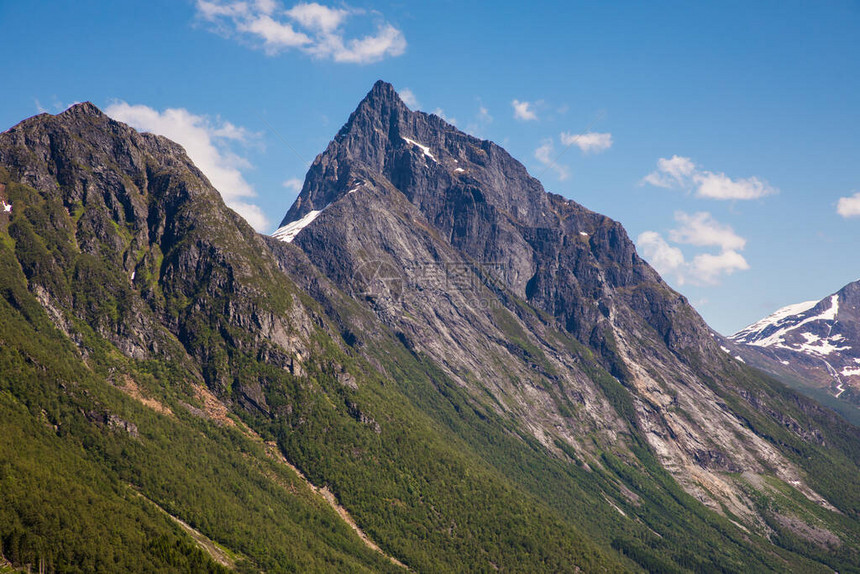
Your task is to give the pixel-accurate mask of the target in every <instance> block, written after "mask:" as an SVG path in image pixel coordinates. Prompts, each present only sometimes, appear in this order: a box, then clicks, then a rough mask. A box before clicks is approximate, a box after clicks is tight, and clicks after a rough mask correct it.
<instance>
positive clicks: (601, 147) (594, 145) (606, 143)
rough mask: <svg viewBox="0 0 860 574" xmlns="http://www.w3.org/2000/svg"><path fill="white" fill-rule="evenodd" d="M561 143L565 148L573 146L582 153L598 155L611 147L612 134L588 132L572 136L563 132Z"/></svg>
mask: <svg viewBox="0 0 860 574" xmlns="http://www.w3.org/2000/svg"><path fill="white" fill-rule="evenodd" d="M561 143H562V144H563V145H565V146H572V145H575V146H576V147H578V148H579V149H580V150H582V152H583V153H600V152H602V151H606V150H608V149H609V148H611V147H612V134H610V133H597V132H588V133H584V134H572V133H568V132H563V133H562V134H561Z"/></svg>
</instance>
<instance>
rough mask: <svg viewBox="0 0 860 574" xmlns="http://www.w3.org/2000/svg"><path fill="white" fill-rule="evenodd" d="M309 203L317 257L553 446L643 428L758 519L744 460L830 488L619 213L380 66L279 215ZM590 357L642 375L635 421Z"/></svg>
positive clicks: (404, 332)
mask: <svg viewBox="0 0 860 574" xmlns="http://www.w3.org/2000/svg"><path fill="white" fill-rule="evenodd" d="M312 211H321V213H320V214H319V215H318V216H317V217H316V218H315V219H313V221H312V222H311V223H309V224H307V225H306V226H305V227H304V228H302V229H301V231H299V232H298V234H297V235H295V238H294V240H293V243H294V245H296V246H298V247H299V248H300V249H301V250H302V251H303V252H304V253H305V254H306V255H307V257H308V258H309V259H310V261H311V262H312V263H313V265H315V266H316V267H317V268H318V269H320V270H321V271H322V274H323V275H325V276H326V277H328V278H329V279H330V280H332V281H333V282H334V283H335V284H336V285H337V287H338V288H340V289H342V290H343V291H345V292H346V293H348V294H350V295H352V296H353V297H354V298H355V299H357V300H358V301H360V302H361V303H362V304H363V306H364V307H365V308H366V309H368V310H370V311H372V312H373V313H374V314H375V315H376V316H377V317H378V319H379V320H381V321H382V322H383V323H384V324H385V325H386V326H388V327H389V328H391V329H392V330H394V331H395V332H397V333H398V336H399V337H400V339H401V342H402V343H403V344H404V345H405V346H406V347H407V348H408V349H409V350H410V351H411V352H413V353H417V354H420V355H425V356H428V357H430V358H432V359H433V360H434V361H435V362H436V363H437V364H438V365H440V366H442V368H444V369H445V370H446V372H447V373H448V374H449V375H450V376H451V377H453V378H455V379H456V380H458V381H459V382H460V383H461V384H462V385H463V387H465V388H467V389H469V390H470V391H471V392H472V393H473V394H474V396H475V397H481V396H486V393H489V394H490V395H491V396H492V397H493V398H494V401H495V403H494V404H495V405H496V408H497V410H498V411H499V412H501V413H504V414H505V415H506V416H510V417H512V418H513V419H514V420H516V421H518V423H519V424H520V425H522V426H523V427H524V428H526V429H528V432H530V433H531V434H532V435H533V436H534V437H535V438H536V439H537V440H539V441H540V442H541V443H543V444H544V445H545V446H546V447H547V448H548V449H550V450H554V449H556V447H555V446H554V445H555V441H556V440H558V439H561V440H562V441H564V442H565V443H567V444H568V445H569V446H570V447H572V448H573V449H574V450H576V451H577V452H579V453H580V454H581V455H582V456H583V457H584V458H586V459H589V455H590V454H591V455H593V454H594V453H595V452H596V450H595V445H599V446H598V447H597V449H598V450H599V449H602V448H607V449H611V450H614V451H616V452H621V453H624V452H626V450H627V448H628V445H629V442H628V437H629V435H630V433H631V432H632V429H633V428H635V429H637V432H642V433H643V434H644V436H645V437H646V440H647V441H648V442H649V444H650V446H651V448H653V449H654V451H655V452H656V453H657V455H658V456H659V458H660V460H661V462H662V463H663V464H664V466H665V467H666V468H667V469H669V470H670V471H671V472H672V473H673V474H674V475H675V476H676V478H678V480H679V481H680V482H681V484H682V485H684V487H685V488H686V489H687V490H688V491H689V492H691V493H692V494H694V495H695V496H696V497H698V498H700V499H701V500H703V501H706V503H707V504H709V505H711V506H712V507H714V508H720V505H725V507H727V508H730V509H731V511H732V512H733V513H735V514H736V515H738V516H743V517H745V518H746V519H748V520H750V521H751V522H756V520H757V519H756V518H755V516H756V511H755V509H754V503H753V502H752V500H751V499H749V498H748V497H747V495H746V494H745V493H744V492H743V488H742V487H740V486H738V484H736V483H735V482H734V479H733V478H732V476H733V475H734V474H737V473H740V472H746V473H751V474H753V475H757V474H761V473H766V472H770V471H771V470H775V472H776V474H777V476H779V477H780V478H782V479H783V480H784V481H786V482H787V483H790V484H792V485H794V486H795V487H797V488H799V489H800V490H801V491H802V492H804V494H805V495H807V496H808V497H810V498H811V499H814V500H816V501H820V500H822V499H821V497H820V496H818V495H817V494H815V493H814V492H812V491H811V490H810V489H809V488H807V487H805V486H804V485H803V481H802V477H801V473H800V472H799V471H798V469H797V468H796V467H794V465H793V464H791V463H790V462H789V461H788V460H787V459H785V458H784V457H783V456H782V455H781V454H779V452H778V450H777V449H775V448H774V447H773V446H772V445H771V444H769V443H768V441H767V440H766V439H764V438H762V437H760V436H758V435H756V434H755V433H754V432H752V431H751V429H750V428H749V427H748V426H746V425H745V424H744V423H743V422H742V421H741V420H739V418H738V417H736V416H735V415H734V414H732V413H731V412H729V411H728V410H727V409H726V408H725V404H724V401H723V399H722V398H721V394H722V393H724V392H734V390H735V388H734V385H733V384H732V382H731V381H732V380H734V379H735V378H737V377H738V376H739V369H742V368H743V367H742V365H740V364H739V363H738V362H736V361H734V360H733V359H731V358H730V357H727V356H726V355H725V354H724V353H723V352H722V351H720V349H719V346H718V345H717V344H716V342H715V341H714V339H713V337H712V335H711V333H710V330H709V329H708V327H707V326H706V325H705V323H704V322H703V321H702V319H701V318H700V317H699V316H698V314H697V313H696V312H695V311H694V310H693V309H692V307H690V305H689V304H688V303H687V301H686V300H685V299H684V298H683V297H682V296H681V295H679V294H677V293H675V292H674V291H672V290H671V289H670V288H669V287H668V286H667V285H666V284H665V283H664V282H663V281H662V279H661V278H660V277H659V275H658V274H657V273H656V272H655V271H654V270H653V269H652V268H651V267H650V266H648V265H647V263H645V262H644V261H643V260H642V259H641V258H640V257H639V256H638V255H637V254H636V250H635V248H634V245H633V243H632V242H631V241H630V240H629V238H628V236H627V234H626V232H625V231H624V229H623V227H622V226H621V225H620V224H619V223H618V222H615V221H612V220H611V219H609V218H607V217H604V216H602V215H599V214H597V213H594V212H591V211H589V210H588V209H586V208H584V207H582V206H580V205H578V204H576V203H575V202H573V201H569V200H566V199H564V198H562V197H560V196H557V195H552V194H549V193H546V192H545V191H544V189H543V187H542V186H541V184H540V183H539V182H538V181H537V180H536V179H534V178H532V177H531V176H530V175H529V174H528V173H527V171H526V169H525V167H524V166H522V165H521V164H520V163H519V162H517V161H516V160H514V159H513V158H512V157H511V156H510V155H509V154H508V153H507V152H505V151H504V150H503V149H502V148H500V147H498V146H497V145H495V144H493V143H492V142H488V141H482V140H478V139H476V138H474V137H471V136H469V135H467V134H464V133H462V132H460V131H458V130H457V129H456V128H454V127H453V126H451V125H449V124H447V123H446V122H444V121H443V120H442V119H440V118H438V117H436V116H433V115H427V114H424V113H421V112H413V111H410V110H409V109H408V108H407V107H406V106H405V105H404V104H403V102H402V101H401V100H400V98H399V97H398V96H397V94H396V93H395V91H394V89H393V88H392V87H391V86H390V85H388V84H385V83H383V82H378V83H377V84H376V85H374V86H373V89H372V90H371V91H370V93H369V94H368V95H367V97H366V98H365V99H364V100H363V101H362V102H361V104H359V106H358V108H357V109H356V111H355V112H354V113H353V114H352V115H351V116H350V118H349V120H348V121H347V123H346V125H344V127H343V128H342V129H341V130H340V132H339V133H338V134H337V136H336V137H335V139H334V141H332V142H331V143H330V144H329V146H328V148H327V149H326V151H325V152H324V153H322V154H320V155H319V156H318V157H317V158H316V160H315V161H314V163H313V165H312V167H311V168H310V170H309V172H308V175H307V178H306V180H305V183H304V186H303V188H302V191H301V193H300V195H299V197H298V199H297V200H296V202H295V204H294V205H293V206H292V207H291V208H290V210H289V211H288V213H287V214H286V217H285V218H284V220H283V222H282V226H283V225H290V224H293V222H296V221H298V220H300V219H301V218H302V217H304V216H306V215H308V214H309V213H311V212H312ZM282 256H283V257H285V258H288V257H291V256H290V255H289V254H287V253H284V254H283V255H282ZM285 266H287V267H288V266H289V264H285ZM320 298H321V300H325V296H324V295H323V296H322V297H320ZM353 332H358V333H361V331H360V330H354V331H353ZM359 338H362V336H361V335H359ZM364 338H366V339H368V340H371V341H372V337H371V336H365V337H364ZM370 346H371V347H372V345H370ZM589 358H596V359H597V361H598V363H599V368H602V369H605V370H606V371H608V372H609V373H611V375H612V376H614V377H615V378H616V379H617V380H619V381H621V383H622V384H623V385H624V386H625V387H627V389H628V390H630V391H631V393H632V396H633V404H634V409H635V416H634V418H633V419H632V420H625V419H624V418H622V417H619V415H618V413H617V411H616V410H615V409H614V408H613V406H612V405H611V404H610V403H609V401H608V400H607V398H606V396H605V394H604V391H602V390H601V388H600V387H599V385H597V384H596V383H595V380H594V377H593V376H592V374H590V372H591V371H589V369H590V367H587V364H588V361H589V360H592V359H589ZM715 384H716V386H715ZM749 400H752V396H750V397H749ZM748 402H749V401H748ZM797 432H798V434H804V433H805V434H807V435H809V434H810V433H812V434H814V430H810V429H802V428H799V429H797Z"/></svg>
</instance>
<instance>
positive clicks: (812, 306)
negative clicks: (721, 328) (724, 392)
mask: <svg viewBox="0 0 860 574" xmlns="http://www.w3.org/2000/svg"><path fill="white" fill-rule="evenodd" d="M729 339H730V340H731V341H732V342H734V343H735V344H737V345H738V347H739V350H738V352H739V353H740V355H741V356H742V357H743V358H744V359H745V360H749V361H751V362H753V363H754V364H756V365H759V366H761V368H763V369H765V370H767V371H768V372H771V373H773V374H774V375H775V376H777V377H779V378H782V379H785V380H790V381H798V382H799V384H800V385H802V386H801V388H804V387H805V388H806V389H808V390H810V391H812V392H814V391H818V392H822V391H823V392H827V393H829V394H830V395H831V396H832V397H834V398H836V399H839V400H840V402H841V403H842V404H843V405H846V404H847V405H851V406H853V409H854V410H855V411H856V409H858V408H860V281H856V282H854V283H850V284H848V285H846V286H845V287H843V288H842V289H840V290H839V291H838V292H836V293H834V294H833V295H830V296H828V297H825V298H824V299H822V300H821V301H807V302H805V303H799V304H797V305H789V306H788V307H785V308H783V309H779V310H778V311H776V312H775V313H773V314H772V315H770V316H768V317H765V318H764V319H762V320H760V321H758V322H756V323H753V324H752V325H750V326H748V327H746V328H745V329H742V330H741V331H739V332H737V333H735V334H734V335H732V336H731V337H729ZM818 396H820V395H818ZM855 414H856V413H855Z"/></svg>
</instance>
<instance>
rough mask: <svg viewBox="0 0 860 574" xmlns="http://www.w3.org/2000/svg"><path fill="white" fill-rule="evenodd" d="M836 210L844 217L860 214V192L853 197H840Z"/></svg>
mask: <svg viewBox="0 0 860 574" xmlns="http://www.w3.org/2000/svg"><path fill="white" fill-rule="evenodd" d="M836 212H837V213H838V214H839V215H841V216H842V217H858V216H860V192H857V193H855V194H854V195H852V196H851V197H840V198H839V203H837V204H836Z"/></svg>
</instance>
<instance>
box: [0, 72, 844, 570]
mask: <svg viewBox="0 0 860 574" xmlns="http://www.w3.org/2000/svg"><path fill="white" fill-rule="evenodd" d="M410 130H411V131H410ZM397 134H401V135H399V136H397V137H394V136H396V135H397ZM398 138H399V139H398ZM446 142H447V143H446ZM443 144H444V145H443ZM425 148H426V149H425ZM455 152H456V153H455ZM454 160H456V161H454ZM0 168H2V169H0V175H2V177H0V182H2V184H3V186H2V187H3V189H2V192H0V193H2V194H3V197H2V199H3V201H4V203H5V204H6V205H11V207H12V209H11V211H9V212H7V211H5V208H4V211H3V212H2V213H0V264H2V265H3V266H4V267H3V273H2V274H0V295H2V297H0V306H2V309H0V310H2V312H0V360H2V361H3V362H2V367H3V368H2V370H0V385H2V386H0V408H2V412H0V420H2V421H3V423H0V424H3V425H4V427H3V429H2V430H3V433H2V434H0V436H2V437H4V442H2V443H0V445H2V448H3V449H4V450H3V454H2V459H0V460H3V461H4V465H3V466H2V467H0V480H2V481H3V489H2V490H0V493H2V494H3V496H6V497H7V498H6V499H4V503H3V505H2V506H0V509H2V510H0V512H2V513H3V514H0V540H2V541H3V542H2V544H3V547H2V554H3V555H4V556H6V557H7V558H10V559H12V560H13V561H14V562H15V563H16V564H17V565H23V564H25V563H27V562H29V563H32V564H36V563H37V562H38V560H40V559H42V560H46V561H47V562H48V566H49V570H55V571H76V570H81V569H84V570H99V569H101V570H105V571H109V570H111V569H112V568H111V567H110V566H109V563H108V562H105V561H107V560H111V561H112V562H111V563H110V564H117V565H118V566H116V568H118V569H129V570H161V571H165V570H171V569H173V570H191V569H196V570H200V571H204V570H208V571H212V570H218V569H220V568H224V567H227V568H229V567H232V566H231V565H230V564H231V562H230V561H229V560H228V561H225V563H226V564H227V566H219V565H217V564H215V563H214V562H213V560H215V558H212V557H208V556H221V558H223V555H226V556H227V557H228V558H230V560H232V563H233V564H235V566H234V567H235V568H236V569H238V570H240V571H258V570H266V571H273V572H277V571H401V570H402V568H401V567H400V566H398V565H397V563H396V562H394V561H392V560H390V559H389V557H390V558H394V559H395V560H397V561H399V562H401V563H403V564H405V565H406V566H407V567H408V568H410V569H412V570H414V571H420V572H438V571H488V570H492V569H496V568H498V569H500V570H506V571H514V572H536V571H552V572H557V571H578V570H579V571H588V572H592V571H593V572H601V571H603V572H617V571H670V572H671V571H708V570H722V571H730V572H731V571H735V572H745V571H779V572H782V571H786V570H793V571H805V572H806V571H808V572H817V571H820V572H829V571H832V570H833V569H838V570H839V571H851V570H852V569H855V570H856V569H857V568H858V565H860V556H858V551H857V549H858V540H860V529H858V523H857V521H858V516H860V513H858V510H860V499H858V497H860V488H858V486H860V484H858V482H860V473H858V470H860V469H858V463H857V461H858V460H860V456H858V455H859V454H860V446H858V445H860V435H858V431H857V429H855V428H853V427H850V426H848V425H845V424H844V423H843V422H842V421H841V420H840V419H838V418H837V417H835V416H834V415H832V414H831V413H830V412H829V411H826V410H824V409H822V408H821V407H819V406H817V405H816V404H815V403H813V402H811V401H808V400H806V399H803V398H801V397H798V396H797V395H795V394H794V393H792V392H791V391H788V390H786V389H785V388H784V387H782V386H781V385H779V384H777V383H775V382H773V381H771V380H768V379H765V378H762V377H761V376H760V375H758V374H757V373H756V372H755V371H753V370H751V369H748V368H745V367H744V366H743V365H741V364H740V363H738V362H737V361H734V360H732V359H731V358H729V357H727V356H725V354H724V353H722V352H721V351H720V350H719V349H718V348H717V347H716V345H715V343H714V342H713V340H712V338H711V336H710V333H709V332H708V330H707V328H706V326H704V324H703V323H702V322H701V320H700V319H699V318H698V316H697V315H696V314H695V312H693V311H692V309H690V308H689V306H688V305H687V304H686V302H685V301H684V300H683V299H682V298H681V297H680V296H678V295H677V294H675V293H673V292H672V291H671V290H670V289H669V288H668V287H666V286H665V284H663V283H662V281H661V280H660V279H659V277H658V276H657V275H656V274H655V273H654V272H653V271H652V270H651V269H650V268H649V267H648V266H647V265H646V264H645V263H644V262H642V261H641V260H640V259H639V258H638V257H637V256H636V254H635V250H634V249H633V247H632V244H630V242H629V241H627V239H626V235H625V234H624V231H623V229H622V228H621V226H620V225H619V224H617V223H616V222H612V221H611V220H608V219H606V218H604V217H602V216H600V215H598V214H594V213H592V212H589V211H587V210H585V209H584V208H582V207H580V206H577V205H576V204H573V203H571V202H567V201H565V200H563V199H561V198H558V197H556V196H551V195H546V194H544V192H543V191H542V188H541V187H540V185H539V184H538V183H537V182H536V181H535V180H532V179H531V178H529V177H528V175H527V174H526V173H525V170H524V168H522V166H520V165H519V164H517V163H516V162H515V161H514V160H513V159H511V158H510V156H508V155H507V154H506V153H505V152H504V151H503V150H501V148H498V147H497V146H494V145H493V144H491V143H489V142H481V141H479V140H475V139H474V138H470V137H469V136H466V135H465V134H461V133H459V132H456V130H454V129H453V128H452V127H451V126H448V125H447V124H445V123H444V122H442V121H441V120H439V119H438V118H435V119H434V118H433V117H430V116H425V115H423V114H418V113H413V112H411V111H409V110H408V109H406V108H405V106H403V104H402V102H400V101H399V98H397V96H396V94H395V93H394V91H393V89H391V87H390V86H387V85H386V84H378V85H377V86H375V87H374V90H373V91H371V94H370V95H369V96H368V98H367V99H366V100H365V101H364V102H362V104H360V106H359V108H358V109H357V111H356V113H355V114H353V116H352V118H351V119H350V121H349V122H348V124H347V125H346V126H345V127H344V129H343V130H342V131H341V133H340V134H339V135H338V136H337V138H336V140H335V141H334V142H333V143H332V144H331V146H330V148H329V150H328V151H327V152H326V153H324V154H323V155H321V156H320V157H319V158H318V159H317V161H316V162H315V164H314V166H313V167H312V168H311V171H310V173H309V176H308V179H307V181H306V183H305V190H303V192H302V195H301V196H300V201H299V202H298V203H297V204H296V206H294V207H293V208H292V210H291V212H290V213H291V215H290V216H288V218H287V220H285V222H284V224H285V226H289V225H290V224H291V223H293V222H294V221H302V219H303V218H306V219H304V221H303V222H302V223H301V224H297V225H295V226H293V227H292V228H290V229H287V230H284V231H283V232H282V233H280V234H278V235H279V236H280V237H281V238H284V239H292V243H287V242H283V241H278V240H277V239H272V238H265V237H262V236H259V235H257V234H255V233H254V232H253V231H252V230H251V229H250V227H249V226H247V224H246V223H245V222H244V221H242V220H241V219H240V218H239V217H238V216H236V215H235V214H234V213H233V212H231V211H230V210H228V209H227V208H226V207H225V206H224V204H223V202H222V201H221V200H220V197H219V195H218V193H217V191H216V190H214V189H213V188H212V187H211V185H210V184H209V183H208V181H206V179H205V177H203V176H202V174H200V172H199V171H198V170H197V169H196V168H195V167H194V166H193V164H191V162H190V161H189V160H188V158H187V157H186V156H185V154H184V152H183V151H182V150H181V148H179V146H177V145H176V144H173V143H172V142H169V141H168V140H165V139H164V138H159V137H156V136H152V135H148V134H138V133H137V132H135V131H134V130H132V129H130V128H129V127H128V126H125V125H123V124H120V123H117V122H113V121H111V120H110V119H109V118H107V117H106V116H104V115H103V114H101V113H100V112H99V111H98V110H97V109H96V108H94V107H93V106H91V105H89V104H81V105H78V106H74V107H73V108H71V109H70V110H68V111H67V112H64V113H63V114H59V115H57V116H48V115H41V116H37V117H35V118H31V119H29V120H26V121H25V122H23V123H22V124H20V125H18V126H16V127H15V128H13V129H12V130H10V131H8V132H5V133H3V134H0ZM449 168H450V172H445V171H440V170H448V169H449ZM458 169H459V170H463V171H458ZM445 173H448V175H445ZM458 182H459V183H458ZM350 192H351V193H350ZM314 212H318V213H314ZM311 214H312V215H311ZM583 234H587V235H583ZM711 434H712V435H713V436H710V435H711ZM6 437H9V438H8V439H7V438H6ZM54 461H57V462H54ZM291 466H292V467H295V468H297V469H298V470H299V471H300V472H301V473H302V475H304V477H306V479H307V481H309V483H310V485H309V484H308V483H306V482H305V480H303V478H302V476H300V475H299V474H297V473H296V472H295V471H294V470H293V468H291ZM32 477H37V478H38V480H32ZM321 493H322V494H325V496H326V497H327V498H328V499H329V500H331V499H332V498H333V499H334V500H335V501H336V502H338V503H339V504H340V506H341V507H342V510H345V511H346V512H348V513H349V515H350V516H351V517H352V518H353V519H354V521H355V523H356V524H357V525H358V526H359V527H360V528H361V530H362V531H363V532H364V533H365V534H366V536H367V537H368V538H369V539H370V541H372V542H373V543H374V544H375V545H376V546H378V548H379V549H380V550H381V551H377V550H375V549H374V548H373V547H369V546H368V545H367V544H365V543H363V542H362V540H361V538H359V536H358V535H357V534H356V533H355V531H353V530H352V529H351V528H350V526H349V524H347V522H346V521H344V520H342V518H341V516H340V515H339V514H338V513H336V512H335V510H333V509H332V507H331V506H330V505H329V502H327V501H326V500H325V499H324V497H323V496H321V495H320V494H321ZM46 501H47V502H46ZM93 501H96V503H93ZM703 503H704V504H703ZM159 508H160V509H159ZM84 509H87V510H88V511H89V512H90V513H92V514H93V515H94V518H93V521H92V522H86V523H85V522H83V521H79V520H76V519H75V518H74V517H75V516H77V515H78V514H81V515H83V514H85V511H84ZM834 509H835V510H834ZM162 510H163V511H164V512H162ZM165 512H166V513H168V514H170V515H171V516H173V517H175V518H178V519H181V520H182V521H184V522H186V523H187V524H189V525H190V526H191V527H193V528H194V529H195V530H196V531H197V532H199V534H200V536H199V537H197V539H198V540H200V541H201V543H202V544H203V545H204V547H210V548H211V546H212V545H220V547H221V548H222V549H223V552H221V553H218V552H213V554H211V555H210V554H204V553H202V552H205V550H204V551H202V552H201V551H200V550H198V549H197V547H196V546H195V544H196V542H195V538H193V537H191V536H190V535H188V534H187V531H186V530H183V529H182V527H181V526H179V525H178V524H177V523H175V521H172V520H171V519H170V518H169V517H168V516H167V515H166V514H165ZM40 517H51V519H50V520H46V519H40ZM114 517H116V518H114ZM104 524H110V525H111V526H112V532H115V533H116V534H117V535H118V537H117V536H113V537H111V536H107V535H105V533H104V528H103V526H101V525H104ZM81 532H83V533H84V534H83V536H85V537H86V540H87V541H89V542H88V544H86V545H84V544H81V543H80V537H79V536H81V535H80V534H79V533H81ZM206 539H208V540H209V541H211V544H209V543H208V542H207V541H206ZM146 553H149V554H148V555H147V557H146V558H145V559H141V558H140V556H141V555H143V554H146ZM386 555H387V556H386ZM99 560H100V561H102V562H98V561H99ZM126 566H128V567H126ZM116 568H114V569H116Z"/></svg>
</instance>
